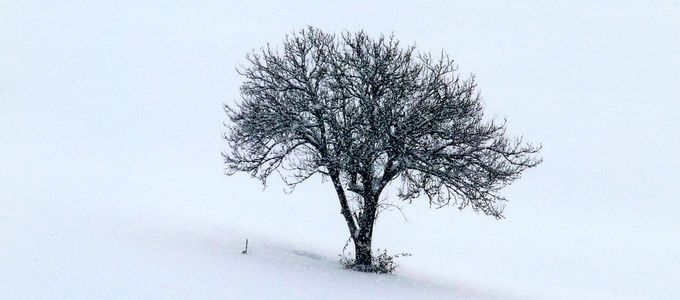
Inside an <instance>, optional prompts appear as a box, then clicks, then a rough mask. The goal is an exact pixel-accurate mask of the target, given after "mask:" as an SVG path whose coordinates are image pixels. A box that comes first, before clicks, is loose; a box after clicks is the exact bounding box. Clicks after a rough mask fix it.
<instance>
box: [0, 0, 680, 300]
mask: <svg viewBox="0 0 680 300" xmlns="http://www.w3.org/2000/svg"><path fill="white" fill-rule="evenodd" d="M142 2H143V1H116V2H112V1H111V2H109V1H93V2H87V3H86V2H84V1H72V2H70V1H44V2H40V1H14V2H10V1H0V299H678V298H680V284H679V283H680V221H679V220H680V218H679V217H678V216H679V212H680V201H679V200H680V199H679V196H678V195H680V171H679V170H680V138H679V137H680V121H679V120H680V34H678V33H679V32H680V3H679V2H677V1H643V2H639V1H607V2H598V3H597V4H592V3H590V1H568V2H567V3H562V4H542V3H533V2H530V1H511V3H509V2H508V1H481V2H478V1H467V2H466V3H465V4H463V3H459V4H450V3H449V2H448V1H442V2H432V1H422V2H416V1H413V2H379V3H378V2H376V3H374V4H366V3H363V2H360V1H344V2H338V3H335V4H323V3H317V2H315V1H290V2H288V1H272V2H248V3H246V1H243V2H233V3H232V2H229V1H167V2H165V3H163V4H159V3H160V1H149V2H148V3H142ZM306 25H314V26H317V27H319V28H322V29H324V30H327V31H340V30H343V29H348V30H358V29H362V28H363V29H366V31H367V32H369V33H372V34H377V33H380V32H384V33H390V32H392V31H393V32H394V33H395V34H396V36H397V37H399V38H400V39H401V41H402V42H403V43H405V44H410V43H414V42H415V43H417V46H418V47H419V49H420V50H423V51H433V52H438V51H439V50H440V49H445V50H446V51H447V52H448V53H449V54H450V55H451V56H452V57H453V58H455V59H456V60H457V62H458V63H459V64H460V70H461V72H462V74H468V73H475V74H476V76H477V80H478V83H479V86H480V88H481V91H482V95H483V97H484V99H485V103H486V107H487V112H488V115H489V116H490V117H491V116H496V117H497V118H498V119H502V118H507V120H508V128H509V131H510V133H512V134H523V135H524V136H525V138H526V139H527V140H529V141H532V142H538V143H542V144H543V152H542V155H543V157H544V160H545V161H544V163H543V164H542V165H540V166H539V167H538V168H536V169H531V170H529V171H527V172H526V175H525V176H524V177H523V178H522V179H520V180H518V181H516V182H515V183H514V184H513V185H512V186H510V187H509V188H507V189H506V190H505V195H506V196H507V198H508V199H510V202H509V203H508V205H507V209H506V217H507V218H506V219H505V220H501V221H497V220H495V219H493V218H492V217H486V216H482V215H477V214H475V213H473V212H471V211H462V212H461V211H458V210H457V209H455V208H453V207H452V208H443V209H439V210H435V209H429V208H428V207H427V205H426V203H425V201H422V202H415V203H413V204H411V205H407V204H404V207H403V208H404V213H405V216H402V215H401V214H400V213H399V212H398V211H393V212H386V213H384V214H383V215H381V216H380V219H379V220H378V225H377V227H376V231H375V240H374V247H376V248H377V247H379V248H386V249H388V252H393V253H396V252H410V253H412V254H413V256H412V257H408V258H403V259H400V260H399V263H400V265H401V267H400V268H399V269H398V270H397V272H396V274H393V275H375V274H363V273H358V272H352V271H347V270H343V269H342V268H341V267H340V266H339V264H338V263H337V259H338V257H337V255H338V253H339V252H340V251H341V249H342V247H343V246H344V244H345V241H346V240H347V238H348V233H347V229H346V227H345V224H344V221H343V219H342V217H341V215H340V213H339V205H338V203H337V200H336V198H335V195H334V192H333V190H332V187H331V186H330V185H329V184H328V183H325V184H321V182H320V179H319V178H317V179H316V180H311V181H309V182H308V183H307V184H305V185H302V186H300V187H298V189H297V190H296V191H295V192H294V193H293V194H285V193H284V192H283V187H282V185H281V183H280V181H278V180H272V182H271V184H270V186H269V187H268V188H267V189H264V190H263V188H262V186H261V185H260V184H259V182H257V181H256V180H253V179H250V178H248V176H245V175H237V176H233V177H227V176H224V175H223V166H222V158H221V156H220V152H221V151H222V150H223V149H224V147H226V145H225V144H224V143H223V142H222V140H221V132H222V131H223V127H222V122H223V121H224V120H225V115H224V113H223V112H222V110H221V105H222V103H233V102H234V101H236V100H237V99H238V97H239V94H238V85H239V83H240V78H239V77H238V75H237V74H236V72H235V71H234V68H235V67H236V66H237V65H238V64H241V63H244V62H245V59H244V57H245V54H246V53H247V52H248V51H249V50H250V49H252V48H256V47H260V46H262V45H264V44H265V43H266V42H271V43H273V44H277V43H278V42H279V41H281V39H282V37H283V35H284V34H286V33H288V32H291V31H294V30H298V29H300V28H302V27H303V26H306ZM384 196H385V197H390V196H394V192H391V193H388V194H386V195H384ZM246 238H247V239H249V241H250V245H249V253H248V254H247V255H243V254H241V251H242V250H243V247H244V241H245V239H246Z"/></svg>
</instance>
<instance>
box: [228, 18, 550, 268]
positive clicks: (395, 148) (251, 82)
mask: <svg viewBox="0 0 680 300" xmlns="http://www.w3.org/2000/svg"><path fill="white" fill-rule="evenodd" d="M247 61H248V64H247V65H246V66H243V67H241V68H240V69H239V73H240V74H241V75H242V76H243V77H244V78H245V79H244V82H243V83H242V85H241V96H242V101H240V103H238V104H236V105H235V106H232V107H230V106H227V105H225V110H226V111H227V115H228V119H229V122H227V132H226V133H225V135H224V138H225V139H226V140H227V141H228V143H229V149H228V150H227V151H226V152H224V153H223V156H224V158H225V163H226V170H227V174H229V175H231V174H234V173H236V172H239V171H241V172H248V173H249V174H251V175H252V176H254V177H256V178H258V179H260V180H261V181H262V182H263V184H264V183H266V179H267V178H268V177H269V176H270V175H271V174H272V173H274V172H277V173H279V174H281V177H282V178H283V180H284V181H285V182H286V183H287V184H288V185H289V186H290V187H291V188H294V187H295V186H296V185H297V184H299V183H301V182H303V181H305V180H306V179H309V178H310V177H312V176H314V175H315V174H320V175H321V176H323V177H324V178H329V179H330V181H331V182H332V183H333V186H334V188H335V191H336V193H337V196H338V199H339V202H340V208H341V210H340V212H341V214H342V216H343V217H344V219H345V221H346V222H347V226H348V228H349V232H350V235H351V238H352V240H353V242H354V245H355V251H356V259H355V264H356V265H355V269H357V270H364V271H370V270H372V267H373V265H372V254H371V240H372V236H373V226H374V224H375V220H376V217H377V214H378V210H379V208H380V206H381V202H379V197H380V195H381V193H382V191H383V190H384V189H385V188H386V187H387V186H388V184H390V183H392V182H394V183H395V185H396V186H397V189H398V191H399V192H398V197H399V198H400V199H402V200H408V201H411V200H413V199H415V198H418V197H419V196H421V195H425V196H427V198H428V199H429V202H430V204H431V205H435V206H438V207H441V206H445V205H449V204H452V205H457V206H458V207H459V208H460V209H463V208H465V207H468V206H469V207H471V208H472V209H473V210H474V211H477V212H482V213H484V214H487V215H491V216H494V217H496V218H502V210H503V203H504V202H505V199H504V198H503V196H501V195H500V194H499V190H500V189H501V188H502V187H504V186H505V185H508V184H510V183H511V182H512V181H514V180H515V179H517V178H519V176H520V174H521V173H522V172H523V171H524V170H526V169H527V168H531V167H534V166H536V165H538V164H539V163H540V162H541V159H540V158H538V157H535V154H536V153H537V152H538V151H539V150H540V147H535V146H532V145H531V144H528V143H524V142H523V141H522V139H521V138H515V139H511V138H509V137H507V136H506V134H505V123H501V124H498V123H496V122H494V121H486V120H483V107H482V103H481V99H480V96H479V94H478V92H477V90H476V84H475V81H474V77H471V78H468V79H461V78H460V77H459V75H457V69H456V68H457V67H456V65H454V63H453V60H451V59H450V58H449V57H448V56H447V55H446V54H444V53H442V54H441V56H440V57H438V58H433V57H432V56H431V55H430V54H419V53H417V52H415V47H413V46H409V47H402V46H401V45H400V44H399V41H398V40H397V39H396V38H394V37H393V36H389V37H385V36H380V37H378V38H371V37H370V36H368V35H367V34H366V33H364V32H357V33H350V32H346V33H343V34H341V35H339V36H337V35H334V34H329V33H325V32H323V31H321V30H319V29H316V28H312V27H309V28H306V29H304V30H301V31H299V32H298V33H294V34H291V35H289V36H287V37H286V38H285V40H284V42H283V48H282V49H280V50H275V49H272V47H270V46H269V45H267V46H265V47H263V48H261V49H260V50H259V51H253V52H252V53H250V54H249V55H248V56H247Z"/></svg>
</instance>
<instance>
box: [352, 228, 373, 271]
mask: <svg viewBox="0 0 680 300" xmlns="http://www.w3.org/2000/svg"><path fill="white" fill-rule="evenodd" d="M354 251H355V252H356V256H355V262H354V269H356V270H358V271H364V272H368V271H370V270H371V268H372V267H373V257H372V254H371V237H370V236H369V237H368V238H367V239H366V238H365V239H363V240H362V241H359V239H357V240H355V241H354Z"/></svg>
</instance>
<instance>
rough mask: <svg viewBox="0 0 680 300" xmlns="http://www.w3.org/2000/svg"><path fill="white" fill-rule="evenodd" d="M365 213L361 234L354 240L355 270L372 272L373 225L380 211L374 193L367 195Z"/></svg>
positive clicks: (360, 226)
mask: <svg viewBox="0 0 680 300" xmlns="http://www.w3.org/2000/svg"><path fill="white" fill-rule="evenodd" d="M365 199H367V200H366V201H365V202H364V205H365V206H364V211H363V214H362V218H361V220H360V222H359V233H358V236H357V237H356V238H355V239H354V250H355V251H356V256H355V269H356V270H359V271H365V272H370V271H371V270H372V269H373V255H372V249H371V243H372V241H373V225H374V224H375V218H376V215H377V214H376V212H377V209H378V207H377V206H378V197H377V196H375V195H374V194H373V193H371V192H369V193H366V195H365Z"/></svg>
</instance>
